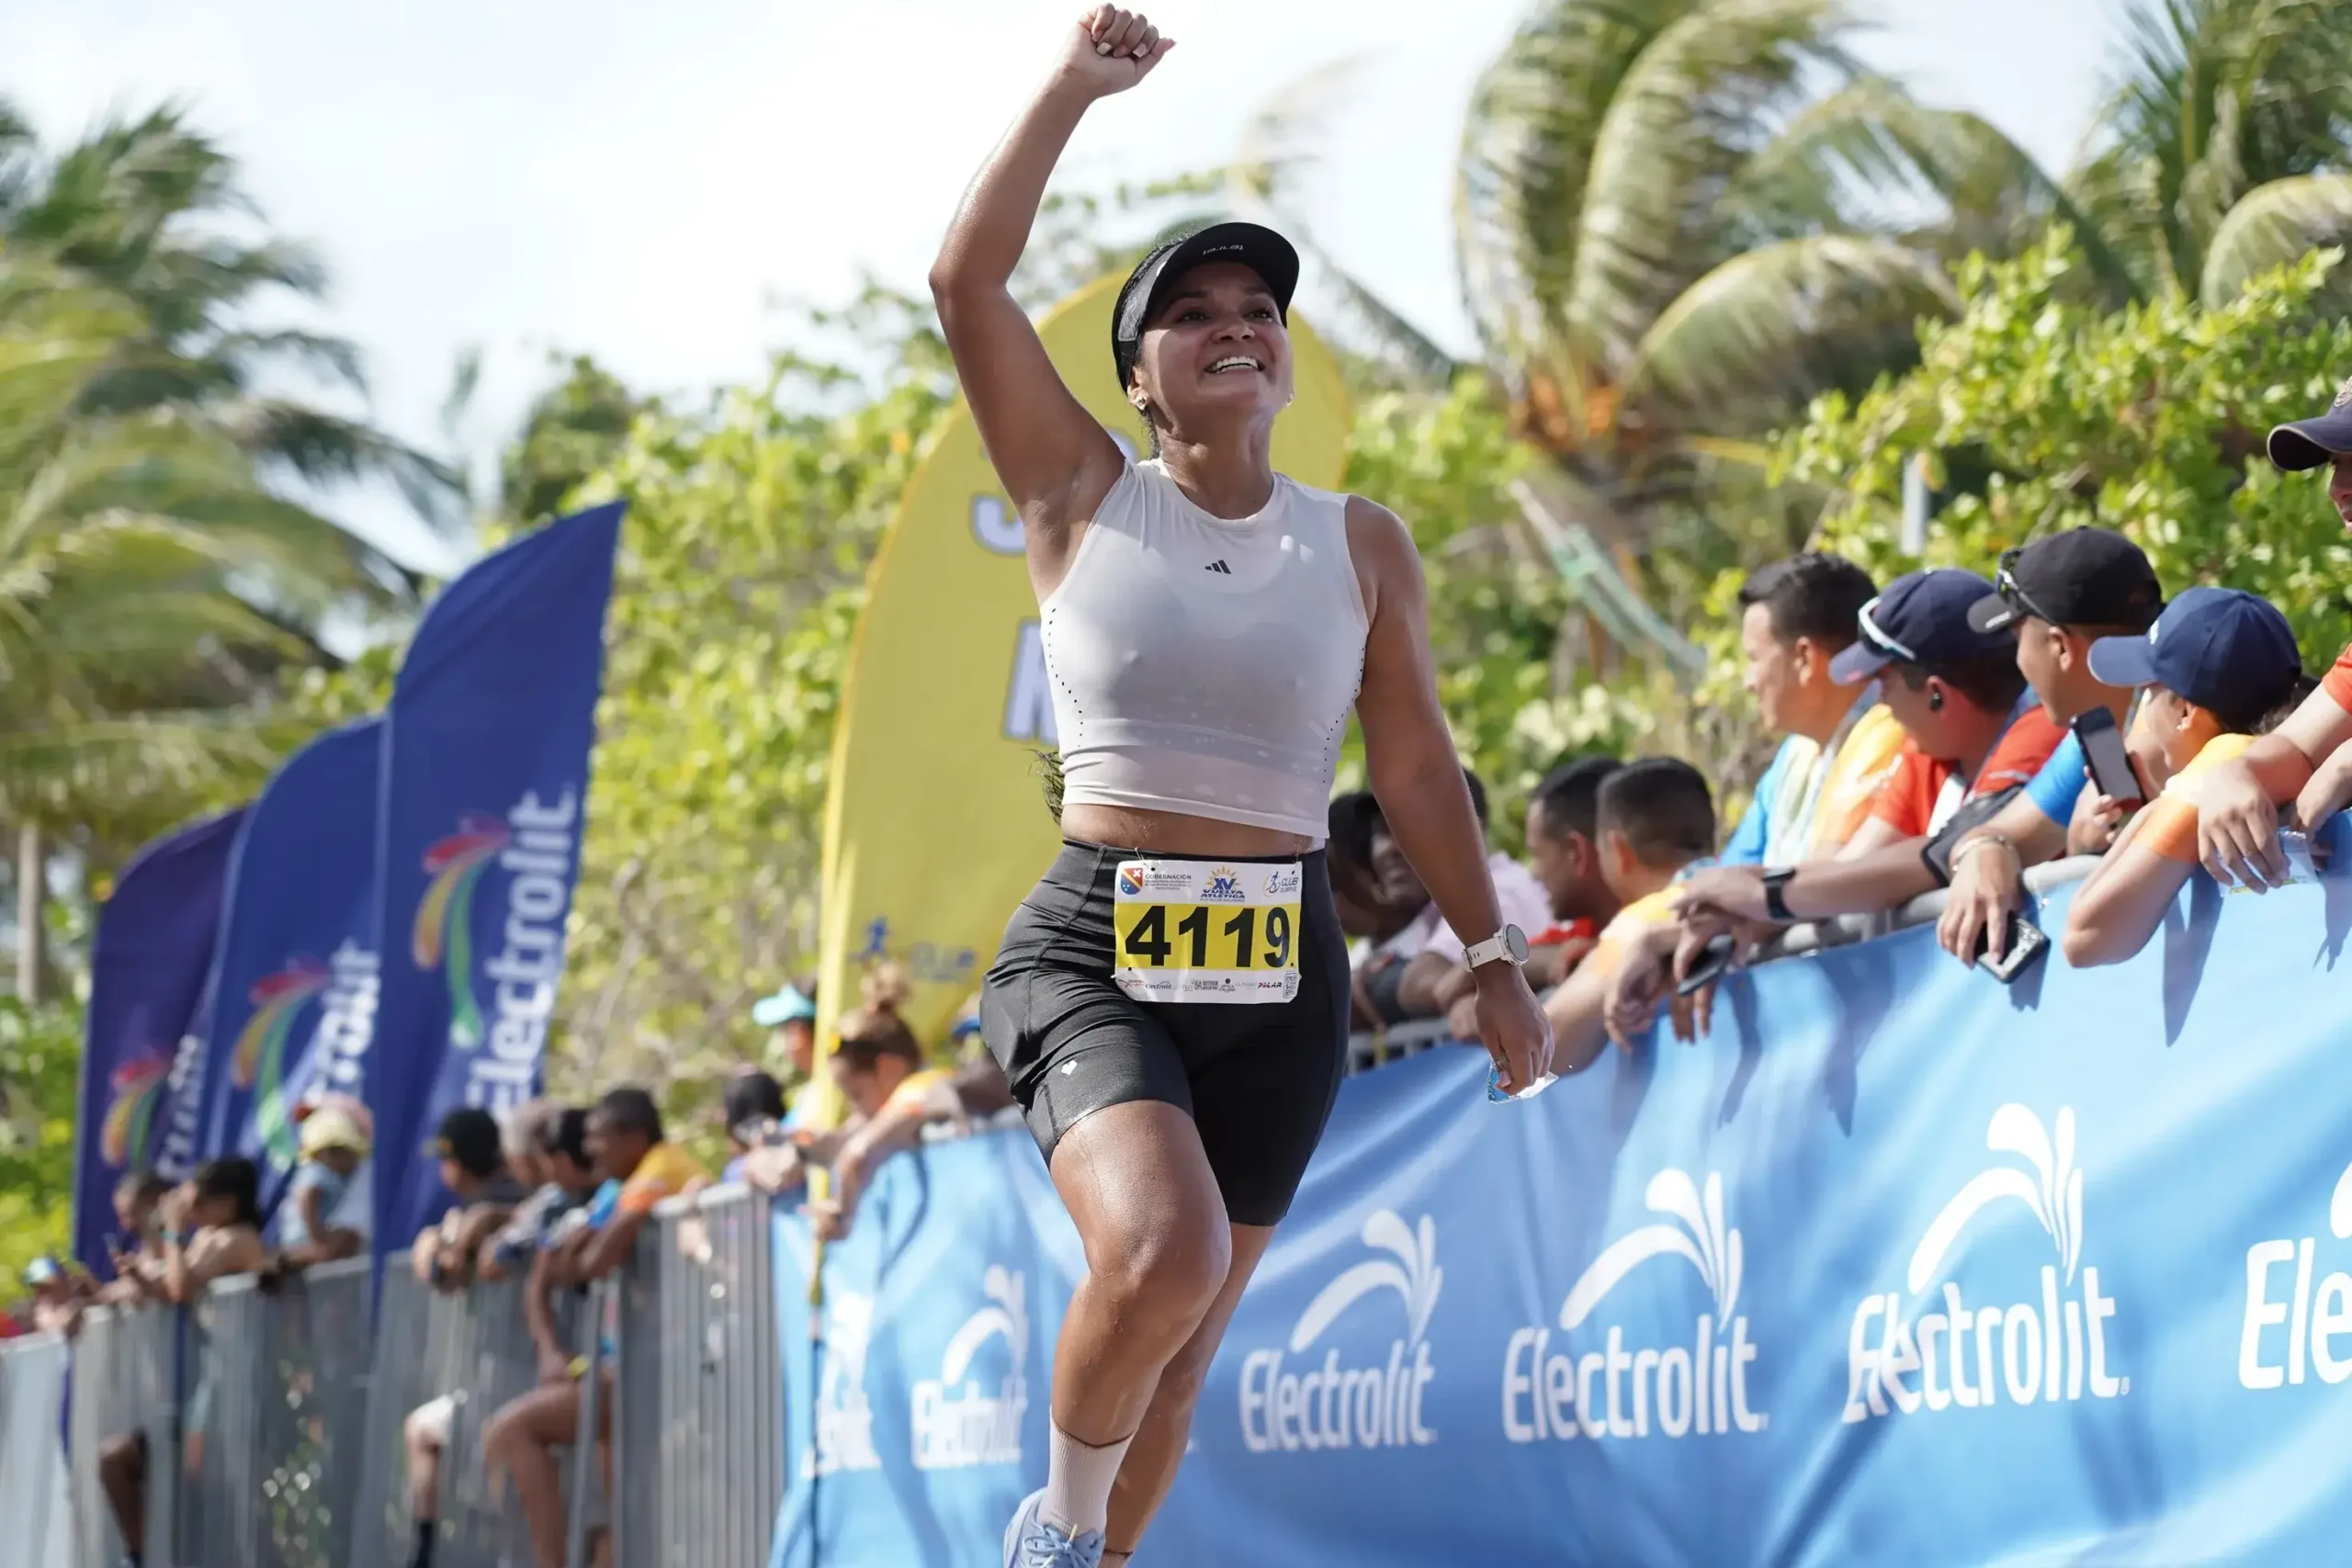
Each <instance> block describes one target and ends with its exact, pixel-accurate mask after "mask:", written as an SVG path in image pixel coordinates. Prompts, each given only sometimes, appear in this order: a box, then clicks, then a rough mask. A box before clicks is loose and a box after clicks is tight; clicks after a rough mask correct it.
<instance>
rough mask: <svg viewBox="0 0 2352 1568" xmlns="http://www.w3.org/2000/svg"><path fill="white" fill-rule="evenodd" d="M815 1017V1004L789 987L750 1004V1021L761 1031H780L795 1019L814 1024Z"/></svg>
mask: <svg viewBox="0 0 2352 1568" xmlns="http://www.w3.org/2000/svg"><path fill="white" fill-rule="evenodd" d="M816 1017H817V1004H816V1003H815V1002H812V1001H810V1000H809V998H807V997H804V996H802V995H801V994H800V993H799V992H798V991H797V990H795V989H794V988H793V987H790V986H786V987H783V988H782V989H781V990H779V991H777V992H776V994H775V995H774V996H772V997H762V998H760V999H759V1000H758V1001H756V1002H753V1003H752V1022H753V1023H756V1024H758V1025H759V1026H760V1027H761V1028H762V1029H780V1028H782V1027H783V1026H784V1025H786V1024H787V1023H790V1022H792V1021H795V1020H796V1019H805V1020H808V1021H810V1022H814V1021H816Z"/></svg>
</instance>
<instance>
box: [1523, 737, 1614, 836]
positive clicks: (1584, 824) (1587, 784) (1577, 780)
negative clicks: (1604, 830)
mask: <svg viewBox="0 0 2352 1568" xmlns="http://www.w3.org/2000/svg"><path fill="white" fill-rule="evenodd" d="M1624 765H1625V764H1624V763H1623V762H1621V761H1618V760H1617V759H1616V758H1614V757H1598V756H1596V757H1578V758H1577V759H1576V760H1575V761H1569V762H1562V763H1561V764H1560V765H1559V766H1558V767H1556V768H1554V769H1553V770H1552V771H1551V772H1550V773H1545V774H1544V782H1543V783H1542V784H1537V785H1536V786H1535V793H1534V794H1533V795H1529V796H1528V797H1527V804H1528V805H1529V806H1531V807H1535V806H1540V807H1543V808H1544V826H1545V827H1546V828H1548V829H1551V832H1550V834H1549V837H1551V838H1553V839H1555V840H1558V839H1564V838H1566V837H1567V836H1568V835H1569V834H1570V833H1582V834H1583V835H1584V836H1585V837H1586V838H1588V839H1591V838H1597V837H1599V836H1600V786H1601V784H1603V783H1604V782H1605V781H1606V780H1607V779H1608V778H1609V776H1610V775H1611V774H1612V773H1616V772H1617V771H1618V770H1619V769H1620V768H1623V766H1624Z"/></svg>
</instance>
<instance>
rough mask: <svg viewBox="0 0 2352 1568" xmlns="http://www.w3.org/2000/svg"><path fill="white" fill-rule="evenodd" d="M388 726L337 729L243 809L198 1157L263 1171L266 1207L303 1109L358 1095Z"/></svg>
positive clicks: (370, 1002)
mask: <svg viewBox="0 0 2352 1568" xmlns="http://www.w3.org/2000/svg"><path fill="white" fill-rule="evenodd" d="M383 731H384V725H383V721H382V720H381V719H377V718H368V719H363V720H361V721H360V722H358V723H356V724H353V725H349V726H346V727H345V728H341V729H336V730H332V731H330V732H328V733H327V734H325V735H322V736H320V737H319V738H318V739H315V740H313V741H311V743H310V744H309V745H308V746H305V747H304V748H303V749H302V750H300V751H297V752H296V753H295V754H294V755H293V756H292V757H290V758H288V760H287V762H286V765H285V766H284V767H282V768H280V769H278V771H277V776H276V777H274V778H272V779H271V780H270V781H269V785H268V787H267V788H266V789H264V790H263V791H262V793H261V798H260V799H259V800H257V801H255V802H254V805H253V808H252V809H251V810H250V811H249V812H247V813H246V817H245V826H244V830H243V832H242V833H240V834H239V835H238V838H237V853H236V859H235V862H234V863H233V865H232V868H231V871H230V874H229V899H228V915H227V919H226V924H225V925H224V926H223V927H222V929H221V932H220V953H219V957H218V959H217V960H216V967H215V972H214V976H213V1001H212V1017H211V1021H210V1032H211V1036H212V1038H213V1040H214V1041H215V1042H217V1044H216V1045H215V1046H214V1048H213V1049H212V1050H211V1051H210V1052H209V1058H210V1060H212V1061H213V1062H215V1063H224V1062H225V1064H226V1067H227V1070H225V1071H215V1072H213V1073H211V1074H210V1075H209V1077H207V1080H206V1083H205V1086H204V1089H205V1093H204V1104H203V1108H202V1111H201V1113H200V1117H199V1125H200V1127H201V1129H202V1131H201V1134H200V1135H199V1139H198V1153H199V1154H200V1155H201V1156H205V1157H208V1158H209V1157H212V1156H221V1155H243V1156H246V1157H248V1158H250V1159H252V1160H253V1161H254V1163H255V1164H256V1165H258V1166H259V1167H260V1168H261V1201H262V1211H263V1213H270V1212H272V1211H274V1210H275V1209H276V1208H277V1201H278V1199H279V1198H280V1197H281V1196H282V1195H283V1194H284V1192H285V1190H286V1183H287V1181H288V1179H289V1178H290V1177H291V1176H292V1174H293V1171H294V1163H295V1119H296V1116H297V1114H298V1107H300V1106H301V1105H303V1104H305V1103H306V1102H307V1101H308V1100H311V1099H315V1098H316V1097H317V1096H318V1095H320V1094H322V1093H326V1092H330V1091H332V1092H338V1093H343V1094H349V1095H354V1096H356V1095H359V1094H360V1093H361V1092H362V1091H363V1087H364V1086H363V1081H362V1071H363V1066H364V1064H365V1062H366V1060H367V1055H368V1043H369V1042H370V1041H371V1040H372V1039H373V1038H374V1035H375V1022H376V997H377V989H378V976H377V971H378V967H379V964H378V958H377V955H378V953H379V952H380V951H381V950H382V947H383V942H382V939H381V936H380V935H379V926H378V922H379V920H380V919H382V918H383V909H382V906H381V903H380V902H379V899H378V898H377V897H376V820H377V816H378V812H377V809H376V803H377V792H378V790H379V788H380V786H381V782H382V781H381V778H380V774H381V773H382V767H383V762H382V757H383Z"/></svg>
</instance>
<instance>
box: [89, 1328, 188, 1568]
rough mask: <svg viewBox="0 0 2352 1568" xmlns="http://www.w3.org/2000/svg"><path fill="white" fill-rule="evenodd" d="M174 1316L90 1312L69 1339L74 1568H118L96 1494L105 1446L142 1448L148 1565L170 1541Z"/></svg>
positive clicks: (174, 1468)
mask: <svg viewBox="0 0 2352 1568" xmlns="http://www.w3.org/2000/svg"><path fill="white" fill-rule="evenodd" d="M178 1330H179V1314H177V1313H175V1312H174V1311H172V1310H171V1309H170V1308H168V1307H155V1306H138V1307H93V1308H91V1309H90V1311H88V1312H87V1313H85V1314H83V1317H82V1329H81V1332H80V1333H79V1334H77V1335H76V1336H74V1370H73V1388H72V1392H71V1393H70V1395H69V1397H68V1415H67V1422H66V1426H67V1443H66V1456H67V1463H68V1473H69V1475H70V1477H71V1481H72V1489H73V1499H74V1503H73V1506H74V1532H73V1533H74V1562H75V1564H76V1565H77V1568H115V1564H117V1563H118V1562H121V1561H122V1555H123V1540H122V1538H121V1536H120V1535H119V1533H118V1532H117V1531H116V1529H115V1524H114V1516H113V1513H112V1511H111V1510H109V1509H108V1508H107V1500H106V1496H105V1494H104V1493H103V1492H102V1491H101V1490H100V1489H99V1486H98V1456H99V1453H100V1451H101V1450H103V1449H104V1448H105V1447H106V1445H107V1442H108V1441H109V1440H111V1439H115V1438H124V1439H130V1440H133V1441H136V1442H139V1443H141V1445H143V1447H144V1449H145V1452H146V1456H147V1457H146V1474H147V1499H146V1501H147V1506H146V1516H147V1531H148V1535H149V1537H150V1540H148V1542H147V1546H148V1553H147V1555H148V1557H149V1560H150V1561H153V1560H155V1559H156V1558H158V1557H160V1556H161V1555H162V1551H161V1549H162V1548H163V1547H164V1545H166V1544H167V1543H168V1542H169V1541H170V1540H171V1534H170V1531H171V1525H172V1503H173V1496H174V1493H175V1483H176V1482H177V1480H178V1477H179V1465H178V1462H177V1454H178V1446H177V1443H176V1442H175V1432H174V1428H175V1403H176V1402H175V1399H174V1389H175V1386H176V1385H175V1375H174V1374H175V1364H176V1363H175V1356H176V1354H177V1341H178Z"/></svg>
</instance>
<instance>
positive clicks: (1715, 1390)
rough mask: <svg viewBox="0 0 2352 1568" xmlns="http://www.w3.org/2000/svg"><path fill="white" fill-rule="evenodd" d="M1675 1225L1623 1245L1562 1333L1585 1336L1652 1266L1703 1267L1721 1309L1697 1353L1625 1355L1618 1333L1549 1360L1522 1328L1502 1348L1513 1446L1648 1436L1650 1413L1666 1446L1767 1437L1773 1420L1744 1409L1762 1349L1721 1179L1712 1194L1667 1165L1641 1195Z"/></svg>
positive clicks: (1700, 1323)
mask: <svg viewBox="0 0 2352 1568" xmlns="http://www.w3.org/2000/svg"><path fill="white" fill-rule="evenodd" d="M1642 1198H1643V1201H1644V1202H1645V1204H1646V1205H1647V1206H1648V1208H1649V1211H1650V1212H1651V1213H1654V1214H1662V1215H1664V1216H1666V1217H1667V1219H1668V1220H1669V1221H1672V1222H1673V1223H1672V1224H1652V1225H1644V1226H1642V1227H1641V1228H1640V1229H1638V1230H1634V1231H1632V1232H1629V1233H1628V1234H1626V1235H1622V1236H1620V1237H1618V1238H1617V1239H1616V1240H1615V1241H1613V1242H1611V1244H1610V1245H1609V1246H1608V1247H1605V1248H1604V1249H1602V1251H1601V1254H1600V1257H1598V1258H1594V1259H1593V1260H1592V1263H1591V1265H1590V1266H1589V1268H1587V1269H1585V1271H1584V1273H1583V1274H1582V1275H1580V1276H1579V1277H1578V1278H1577V1282H1576V1283H1575V1284H1574V1285H1572V1286H1570V1287H1569V1288H1568V1294H1567V1299H1566V1301H1564V1302H1562V1303H1560V1319H1559V1328H1560V1333H1561V1334H1562V1335H1563V1336H1564V1337H1565V1336H1568V1335H1573V1334H1576V1333H1577V1331H1578V1330H1579V1329H1581V1328H1583V1327H1584V1325H1585V1324H1586V1323H1587V1321H1589V1319H1590V1318H1591V1317H1592V1315H1593V1314H1594V1313H1595V1312H1597V1311H1598V1310H1599V1309H1600V1305H1601V1303H1603V1302H1604V1301H1606V1300H1607V1299H1608V1297H1609V1295H1610V1292H1612V1291H1614V1290H1616V1288H1617V1287H1618V1285H1620V1284H1621V1283H1623V1281H1624V1280H1625V1277H1626V1276H1627V1275H1629V1274H1631V1273H1633V1271H1634V1269H1638V1268H1640V1267H1641V1266H1642V1265H1643V1264H1645V1263H1646V1262H1648V1261H1649V1260H1650V1259H1651V1258H1682V1259H1683V1260H1684V1261H1686V1262H1688V1263H1689V1264H1690V1265H1691V1268H1693V1269H1697V1270H1698V1274H1699V1280H1700V1282H1701V1283H1702V1284H1703V1285H1705V1286H1706V1288H1707V1293H1708V1295H1709V1296H1710V1297H1711V1298H1712V1299H1713V1305H1714V1311H1713V1313H1712V1314H1710V1313H1707V1312H1704V1311H1702V1312H1701V1313H1700V1314H1699V1315H1698V1317H1697V1318H1696V1319H1695V1320H1693V1322H1692V1324H1691V1344H1690V1346H1689V1347H1687V1348H1686V1347H1684V1346H1681V1345H1672V1346H1668V1348H1665V1349H1664V1350H1659V1349H1657V1348H1653V1347H1643V1348H1638V1349H1634V1350H1630V1351H1629V1350H1627V1349H1626V1348H1625V1331H1624V1329H1623V1327H1622V1326H1620V1325H1611V1327H1610V1329H1609V1332H1608V1337H1607V1338H1606V1339H1605V1341H1604V1342H1603V1348H1600V1349H1591V1350H1586V1351H1585V1352H1583V1354H1581V1355H1578V1354H1577V1353H1576V1352H1575V1351H1574V1350H1573V1349H1569V1350H1563V1351H1562V1352H1561V1353H1560V1354H1558V1355H1554V1354H1552V1353H1551V1344H1552V1330H1550V1329H1548V1328H1535V1327H1528V1328H1521V1329H1520V1330H1519V1331H1517V1332H1516V1333H1514V1334H1513V1335H1512V1336H1511V1337H1510V1344H1509V1345H1507V1346H1506V1347H1505V1348H1504V1350H1503V1437H1504V1438H1505V1440H1507V1441H1510V1442H1514V1443H1534V1442H1543V1441H1547V1440H1554V1439H1556V1440H1559V1441H1563V1442H1565V1441H1567V1440H1569V1439H1571V1438H1577V1437H1585V1438H1619V1439H1623V1438H1646V1437H1648V1436H1649V1435H1650V1430H1651V1425H1652V1419H1653V1416H1655V1419H1656V1425H1657V1431H1658V1432H1659V1433H1660V1434H1661V1435H1663V1436H1665V1437H1668V1438H1681V1437H1687V1436H1690V1435H1692V1434H1694V1433H1695V1434H1697V1435H1699V1436H1705V1435H1707V1434H1710V1433H1723V1432H1733V1431H1738V1432H1760V1431H1762V1430H1763V1429H1764V1427H1765V1426H1766V1424H1767V1421H1768V1419H1769V1417H1767V1416H1765V1415H1764V1414H1763V1413H1762V1412H1761V1411H1758V1410H1755V1409H1752V1408H1751V1407H1750V1406H1749V1404H1748V1402H1747V1369H1748V1366H1749V1364H1750V1363H1751V1362H1753V1361H1754V1360H1755V1359H1756V1347H1755V1345H1754V1344H1753V1343H1751V1342H1750V1341H1749V1339H1748V1337H1747V1318H1746V1317H1745V1316H1742V1315H1740V1314H1739V1313H1738V1311H1737V1308H1738V1306H1739V1286H1740V1278H1741V1274H1742V1272H1743V1269H1744V1267H1745V1262H1744V1260H1745V1258H1746V1250H1745V1248H1744V1247H1743V1246H1742V1244H1741V1242H1740V1236H1739V1232H1738V1231H1736V1230H1734V1229H1732V1228H1731V1227H1730V1226H1728V1225H1726V1224H1724V1179H1723V1178H1722V1176H1720V1175H1718V1174H1716V1173H1715V1172H1713V1171H1710V1172H1708V1173H1707V1181H1706V1189H1705V1196H1704V1198H1703V1199H1702V1197H1701V1191H1700V1188H1699V1185H1698V1184H1697V1183H1696V1182H1694V1181H1692V1180H1691V1177H1690V1175H1689V1174H1688V1173H1687V1172H1684V1171H1680V1170H1675V1169H1672V1168H1668V1169H1666V1170H1661V1171H1659V1172H1658V1173H1657V1175H1656V1176H1654V1177H1652V1178H1651V1179H1650V1184H1649V1186H1648V1188H1647V1189H1646V1190H1645V1191H1644V1192H1643V1194H1642Z"/></svg>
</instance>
